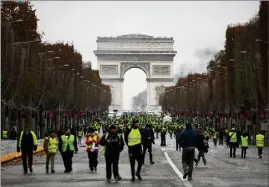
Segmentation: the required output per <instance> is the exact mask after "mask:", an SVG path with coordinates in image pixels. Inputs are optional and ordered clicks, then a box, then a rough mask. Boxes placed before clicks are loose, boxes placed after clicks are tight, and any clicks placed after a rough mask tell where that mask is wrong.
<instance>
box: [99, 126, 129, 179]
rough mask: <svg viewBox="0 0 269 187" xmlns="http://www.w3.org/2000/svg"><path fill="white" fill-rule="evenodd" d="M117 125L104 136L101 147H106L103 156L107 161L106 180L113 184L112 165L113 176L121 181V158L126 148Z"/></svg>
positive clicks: (111, 127)
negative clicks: (121, 153)
mask: <svg viewBox="0 0 269 187" xmlns="http://www.w3.org/2000/svg"><path fill="white" fill-rule="evenodd" d="M117 131H118V129H117V127H116V126H115V125H111V126H110V128H109V131H108V132H107V133H106V134H105V135H103V137H102V138H101V140H100V145H102V146H104V148H103V150H104V151H103V154H104V155H105V160H106V178H107V182H111V164H112V165H113V176H114V178H115V179H116V181H119V180H121V177H120V175H119V158H120V152H121V151H122V150H123V148H124V141H123V138H122V136H121V135H120V134H118V132H117Z"/></svg>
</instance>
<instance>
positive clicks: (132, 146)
mask: <svg viewBox="0 0 269 187" xmlns="http://www.w3.org/2000/svg"><path fill="white" fill-rule="evenodd" d="M124 139H125V142H126V144H127V145H128V152H129V159H130V165H131V174H132V179H131V182H134V181H135V175H136V176H137V178H138V179H139V180H142V178H141V175H140V171H141V168H142V165H143V152H142V140H143V133H142V132H141V130H140V129H139V128H138V120H137V119H135V120H133V124H132V126H131V128H129V129H127V130H126V132H125V134H124ZM135 161H137V162H138V166H137V170H136V174H135Z"/></svg>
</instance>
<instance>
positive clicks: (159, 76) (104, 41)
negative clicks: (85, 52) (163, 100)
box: [94, 34, 176, 111]
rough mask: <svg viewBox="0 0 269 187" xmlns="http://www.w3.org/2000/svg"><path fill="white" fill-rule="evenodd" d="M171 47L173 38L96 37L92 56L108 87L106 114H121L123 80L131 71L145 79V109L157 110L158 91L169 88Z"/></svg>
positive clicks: (170, 84)
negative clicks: (109, 88) (108, 112)
mask: <svg viewBox="0 0 269 187" xmlns="http://www.w3.org/2000/svg"><path fill="white" fill-rule="evenodd" d="M173 44H174V40H173V38H167V37H162V38H161V37H156V38H155V37H153V36H147V35H139V34H130V35H123V36H118V37H98V39H97V50H95V51H94V53H95V55H96V56H97V62H98V69H99V71H100V77H101V78H102V81H103V83H104V84H108V85H111V91H112V100H113V101H112V104H111V106H110V110H114V109H116V110H119V111H121V110H122V108H123V81H124V78H123V76H124V74H125V72H127V71H128V70H129V69H131V68H139V69H141V70H143V71H144V72H145V74H146V76H147V79H146V80H147V109H148V110H154V109H158V108H160V106H159V104H158V97H159V96H158V95H159V94H160V93H159V92H160V88H161V87H163V86H172V85H173V80H174V79H173V72H172V70H173V58H174V56H175V55H176V51H174V49H173Z"/></svg>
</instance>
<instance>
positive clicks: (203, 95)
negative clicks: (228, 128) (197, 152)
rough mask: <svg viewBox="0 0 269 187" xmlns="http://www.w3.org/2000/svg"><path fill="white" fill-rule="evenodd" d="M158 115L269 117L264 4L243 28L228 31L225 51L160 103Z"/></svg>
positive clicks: (167, 92)
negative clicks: (161, 112)
mask: <svg viewBox="0 0 269 187" xmlns="http://www.w3.org/2000/svg"><path fill="white" fill-rule="evenodd" d="M159 102H160V105H161V106H162V108H163V110H167V111H170V112H172V113H176V114H180V115H183V116H203V117H209V116H212V114H213V116H215V117H216V116H217V117H222V116H223V117H227V118H230V117H234V118H237V117H238V118H239V119H240V118H241V119H246V118H248V119H249V120H251V119H252V120H253V123H256V124H257V123H259V118H263V119H265V118H266V111H268V2H265V1H261V2H260V10H259V13H258V15H257V16H255V17H254V18H252V19H250V21H249V22H247V23H245V24H237V25H229V26H228V28H227V30H226V44H225V49H224V50H222V51H220V52H219V53H218V54H217V55H215V57H214V58H213V59H212V60H211V61H210V62H209V63H208V66H207V73H202V74H199V73H195V74H189V75H188V76H187V77H184V78H180V79H179V80H178V82H177V84H176V85H175V86H172V87H167V88H166V89H165V92H164V93H163V94H162V95H161V97H160V100H159Z"/></svg>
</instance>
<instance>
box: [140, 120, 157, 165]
mask: <svg viewBox="0 0 269 187" xmlns="http://www.w3.org/2000/svg"><path fill="white" fill-rule="evenodd" d="M143 137H144V141H143V164H144V163H145V157H146V151H147V150H148V152H149V160H150V163H151V164H154V162H153V159H152V144H155V142H154V132H153V130H152V129H151V128H150V125H149V124H147V125H146V128H145V129H144V131H143Z"/></svg>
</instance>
